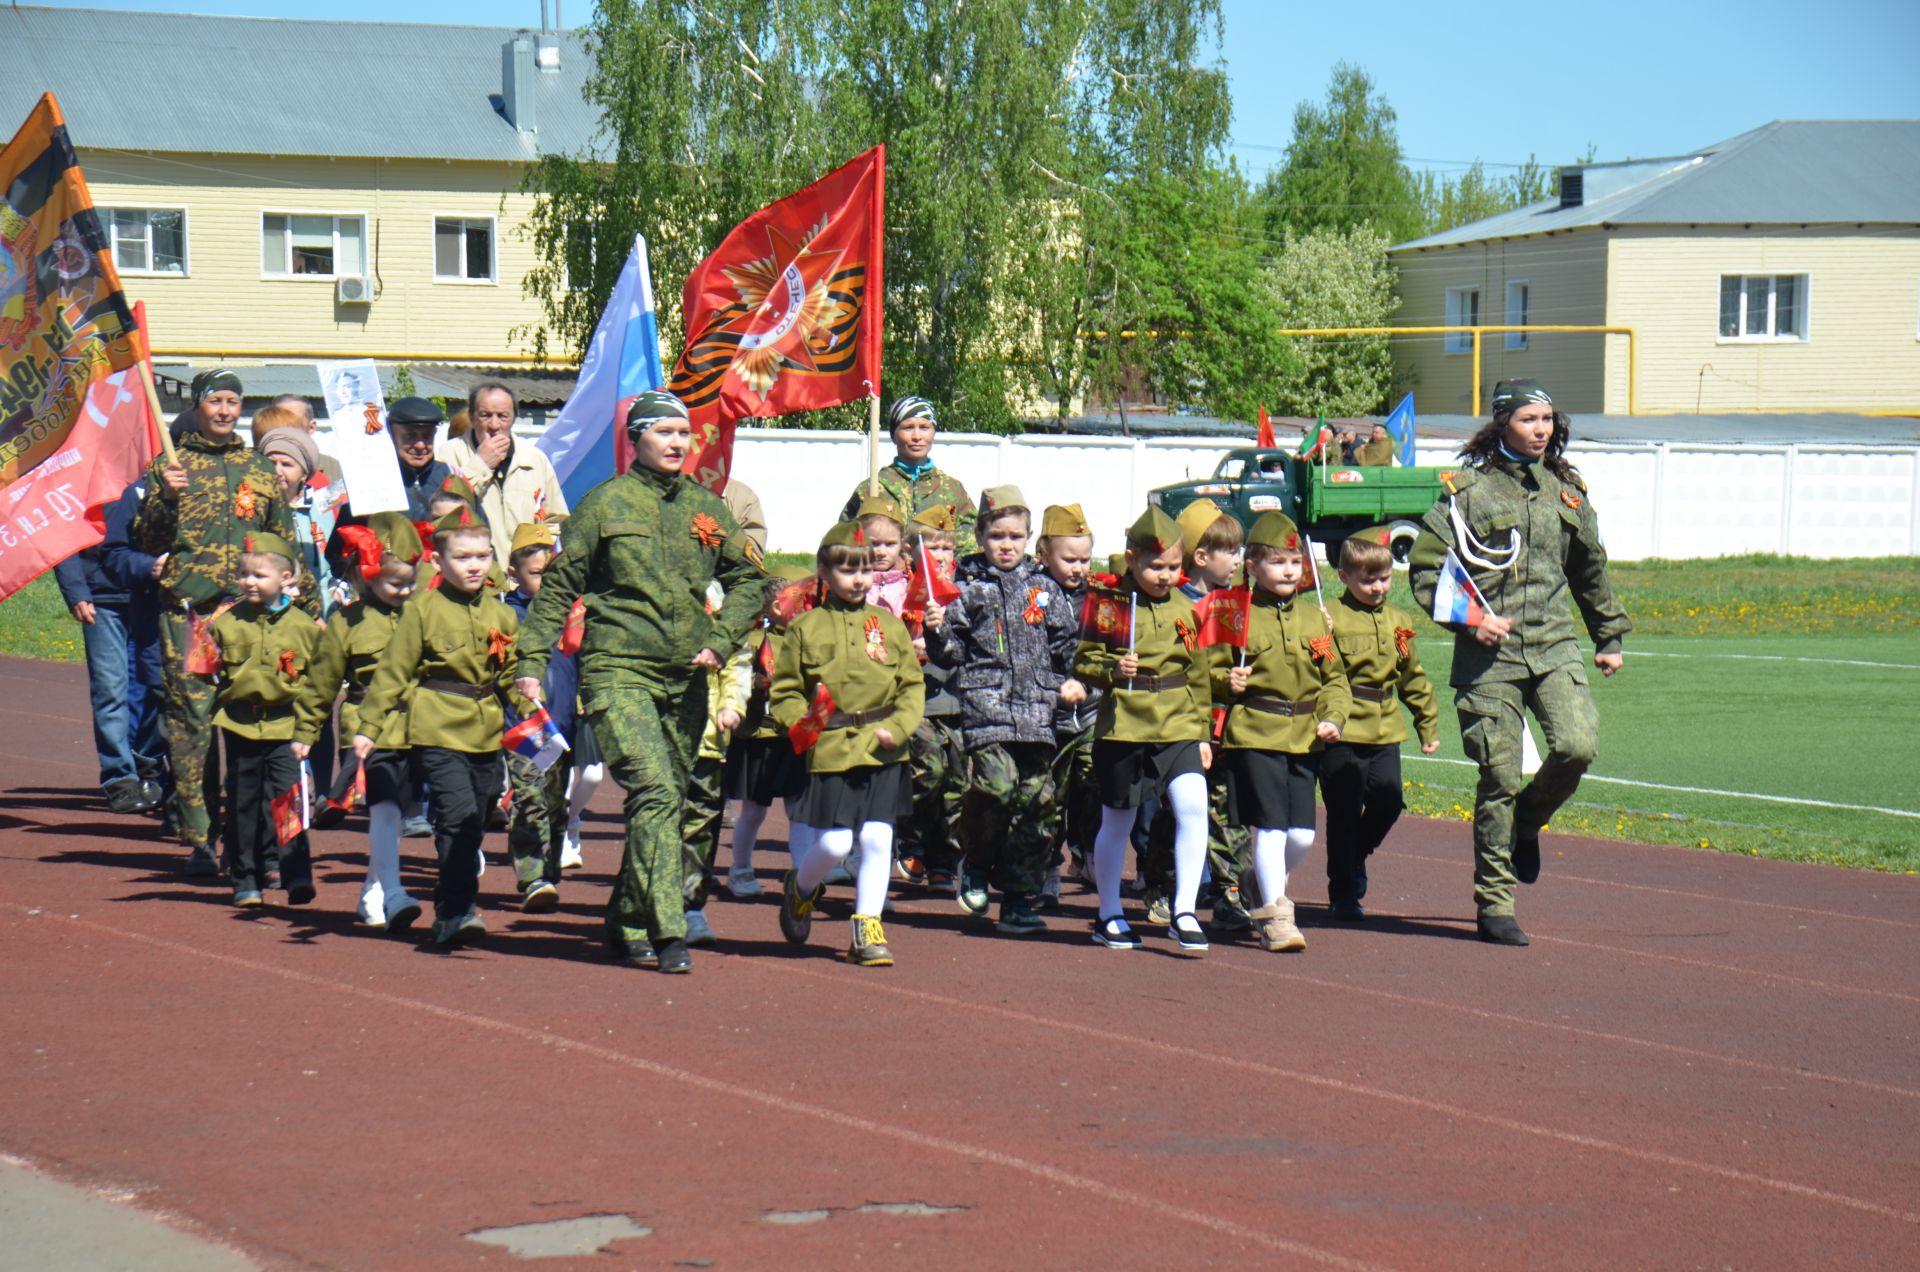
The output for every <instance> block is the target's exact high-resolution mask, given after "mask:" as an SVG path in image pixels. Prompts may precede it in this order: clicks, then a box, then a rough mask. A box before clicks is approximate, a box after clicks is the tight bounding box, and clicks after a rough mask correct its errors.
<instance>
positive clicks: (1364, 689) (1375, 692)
mask: <svg viewBox="0 0 1920 1272" xmlns="http://www.w3.org/2000/svg"><path fill="white" fill-rule="evenodd" d="M1347 687H1348V688H1349V689H1351V690H1353V696H1354V698H1355V699H1357V700H1358V701H1360V702H1378V703H1380V704H1382V705H1385V704H1386V703H1389V702H1392V701H1393V690H1391V689H1375V688H1374V687H1373V686H1372V685H1349V686H1347Z"/></svg>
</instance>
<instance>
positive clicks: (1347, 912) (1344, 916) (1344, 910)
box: [1327, 901, 1367, 923]
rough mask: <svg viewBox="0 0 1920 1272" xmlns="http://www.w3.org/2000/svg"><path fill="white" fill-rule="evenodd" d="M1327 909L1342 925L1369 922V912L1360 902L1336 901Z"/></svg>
mask: <svg viewBox="0 0 1920 1272" xmlns="http://www.w3.org/2000/svg"><path fill="white" fill-rule="evenodd" d="M1327 908H1328V909H1330V910H1332V911H1333V917H1334V918H1336V919H1339V920H1340V921H1341V922H1342V923H1365V922H1366V921H1367V912H1366V910H1365V908H1364V907H1362V906H1361V904H1360V903H1359V902H1358V901H1334V902H1331V903H1330V904H1329V905H1328V907H1327Z"/></svg>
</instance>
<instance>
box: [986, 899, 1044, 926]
mask: <svg viewBox="0 0 1920 1272" xmlns="http://www.w3.org/2000/svg"><path fill="white" fill-rule="evenodd" d="M1033 902H1034V898H1032V897H1023V896H1015V895H1013V894H1011V893H1010V894H1008V895H1006V896H1004V897H1001V898H1000V922H999V923H997V924H995V925H994V927H995V929H996V930H997V931H1000V932H1004V933H1006V934H1007V935H1008V936H1033V935H1035V934H1037V933H1041V932H1045V931H1046V930H1047V921H1046V920H1045V919H1043V918H1041V917H1040V916H1039V915H1037V914H1035V913H1034V912H1033Z"/></svg>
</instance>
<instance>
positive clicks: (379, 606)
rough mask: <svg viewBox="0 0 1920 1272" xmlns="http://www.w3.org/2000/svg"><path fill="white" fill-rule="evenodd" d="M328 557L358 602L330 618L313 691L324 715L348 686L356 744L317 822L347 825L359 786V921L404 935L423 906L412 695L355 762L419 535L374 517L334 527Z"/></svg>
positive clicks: (346, 705) (344, 731) (391, 519)
mask: <svg viewBox="0 0 1920 1272" xmlns="http://www.w3.org/2000/svg"><path fill="white" fill-rule="evenodd" d="M328 553H329V555H331V556H332V557H333V559H334V562H335V570H336V573H338V574H341V575H343V576H346V577H349V578H351V579H353V580H354V582H355V585H356V587H357V589H358V591H359V598H358V599H357V600H355V601H353V602H352V603H351V604H348V605H343V606H341V607H340V608H339V609H336V610H335V611H334V612H333V615H332V617H330V618H328V620H327V634H326V639H325V640H323V641H322V642H321V644H320V653H319V656H318V657H317V658H316V659H315V661H314V667H313V675H312V677H311V684H310V686H309V692H311V693H312V694H313V695H314V696H315V698H317V699H318V700H319V701H320V703H321V704H322V706H321V709H322V710H323V711H326V710H331V709H332V707H333V700H334V698H335V696H336V695H338V694H339V692H340V687H341V685H342V684H344V685H345V686H346V690H347V693H346V700H345V701H344V702H343V703H341V704H340V736H341V737H343V738H346V739H348V745H347V747H346V749H345V750H344V752H343V754H342V755H341V757H340V769H339V776H338V777H337V779H336V781H335V786H334V790H333V792H332V793H331V794H330V795H329V796H328V798H327V800H326V801H325V803H324V804H323V806H322V808H321V812H320V813H319V814H316V816H315V819H314V820H315V824H316V825H335V824H337V823H338V822H340V821H341V820H342V819H343V818H344V817H345V816H346V813H347V809H348V808H349V807H350V806H351V804H352V802H353V798H354V797H353V794H352V792H353V791H354V790H355V788H356V785H357V787H358V790H359V793H360V796H361V798H363V799H364V800H365V802H366V806H367V878H366V882H365V884H363V885H362V887H361V889H360V903H359V908H358V917H359V920H360V922H361V923H362V924H364V925H365V926H367V927H370V928H380V929H384V930H386V931H389V932H395V933H399V932H404V931H406V930H407V929H408V928H410V927H412V926H413V925H414V923H415V922H416V921H418V920H419V918H420V903H419V902H418V901H416V900H414V899H413V898H412V897H411V896H409V895H407V890H406V887H405V886H404V885H403V884H402V883H401V882H400V825H401V821H402V813H401V809H402V808H403V807H404V806H405V804H406V803H407V801H408V799H409V798H410V797H411V789H410V788H411V787H412V784H413V779H412V777H411V776H410V775H409V770H408V763H407V712H406V709H407V707H408V706H409V705H410V704H411V702H412V696H413V695H412V690H411V689H403V690H402V691H401V697H400V699H399V702H398V703H397V704H396V707H395V709H393V710H391V711H389V712H388V713H387V718H386V721H385V723H384V724H383V725H382V726H381V728H380V732H379V733H378V734H375V735H373V736H374V741H375V743H376V746H375V749H374V751H373V753H372V754H370V755H368V756H367V757H366V758H365V759H361V758H360V757H359V756H357V755H356V754H355V753H354V751H353V749H352V738H353V737H354V736H355V735H356V734H358V733H360V732H362V729H361V724H360V708H361V707H362V705H364V704H365V702H366V700H367V691H368V689H369V688H370V687H371V686H372V684H373V674H374V671H375V670H376V669H377V668H378V667H379V665H380V656H381V655H382V654H384V653H385V652H386V650H387V647H388V646H389V645H391V644H392V643H393V633H394V629H395V628H396V627H398V626H399V624H400V612H401V610H402V609H403V608H405V606H406V603H407V598H408V597H410V596H412V595H413V591H414V579H415V577H416V569H417V566H418V563H419V561H420V556H421V553H422V546H421V543H420V534H419V531H417V530H416V529H414V525H413V522H411V521H409V520H407V518H406V517H405V516H403V515H402V514H400V513H397V512H376V513H373V514H372V515H371V516H369V517H367V518H366V520H365V522H364V523H355V524H349V525H344V526H341V527H339V528H338V529H336V530H335V531H334V534H333V538H332V540H331V541H330V543H329V546H328ZM356 778H357V779H358V780H357V782H356Z"/></svg>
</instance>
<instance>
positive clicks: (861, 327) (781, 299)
mask: <svg viewBox="0 0 1920 1272" xmlns="http://www.w3.org/2000/svg"><path fill="white" fill-rule="evenodd" d="M886 167H887V157H886V147H884V146H875V147H874V148H873V149H872V150H869V151H867V152H866V153H865V154H862V155H860V156H859V157H858V158H856V159H854V160H853V161H852V162H851V163H848V164H846V165H845V166H843V167H841V168H838V169H836V170H835V171H833V172H831V173H829V174H827V175H826V176H824V177H822V178H821V179H820V180H818V181H816V182H814V183H813V184H812V185H810V186H808V187H807V188H806V189H804V190H801V191H799V192H798V193H795V194H790V195H788V196H787V197H786V198H784V199H781V200H780V201H779V202H778V203H773V204H770V205H768V206H767V207H764V208H762V209H760V210H759V211H758V212H755V213H754V214H753V215H752V216H750V217H748V218H747V219H746V220H744V221H742V222H740V224H739V225H737V226H735V227H734V229H733V232H732V233H730V234H728V235H727V237H726V238H725V239H723V240H721V243H720V246H719V247H718V248H716V249H715V250H714V252H713V254H712V255H711V256H709V257H707V259H706V260H704V261H701V262H700V264H699V266H698V268H696V269H695V270H694V271H693V273H692V274H690V275H689V276H688V277H687V286H686V291H685V293H684V295H683V297H682V301H681V303H682V312H683V314H684V315H685V319H686V331H687V337H686V347H685V348H684V349H683V350H682V351H681V354H680V358H679V361H677V362H676V363H674V367H673V373H672V375H671V376H670V377H669V378H668V381H667V387H668V388H669V389H671V390H672V391H673V392H674V394H675V395H676V396H678V397H679V398H680V400H681V401H682V402H685V403H686V404H687V411H688V414H689V415H690V416H691V418H692V420H693V451H692V453H691V454H690V455H688V456H687V461H686V464H685V466H684V467H683V468H682V469H681V471H682V472H684V473H686V474H687V475H688V476H689V477H691V478H693V479H694V480H695V481H697V482H699V483H700V484H701V485H703V486H705V487H707V488H708V489H710V490H714V491H719V490H721V489H723V488H724V487H725V486H726V484H727V473H728V471H729V470H730V469H731V468H732V466H733V433H734V428H735V427H736V426H737V425H738V423H739V422H740V421H741V420H745V419H763V418H766V417H768V416H774V415H790V414H792V413H794V412H796V411H817V410H820V409H822V408H825V407H829V406H840V405H842V404H844V403H847V402H853V401H857V400H859V399H861V398H864V397H868V396H870V395H871V396H878V395H879V392H880V335H881V331H880V327H881V304H880V297H881V281H882V280H881V242H882V237H881V236H882V230H883V211H884V207H885V203H886ZM621 462H622V463H623V464H624V463H625V462H626V461H625V460H624V459H623V460H622V461H621ZM619 471H622V472H624V471H625V468H624V467H622V468H621V469H620V470H619Z"/></svg>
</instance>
